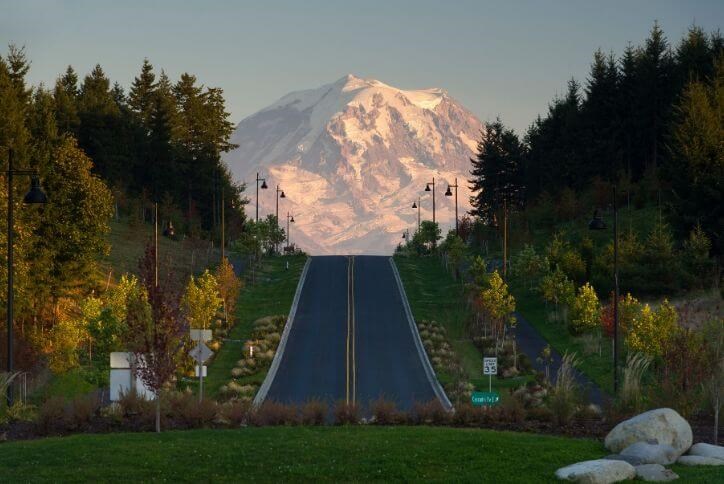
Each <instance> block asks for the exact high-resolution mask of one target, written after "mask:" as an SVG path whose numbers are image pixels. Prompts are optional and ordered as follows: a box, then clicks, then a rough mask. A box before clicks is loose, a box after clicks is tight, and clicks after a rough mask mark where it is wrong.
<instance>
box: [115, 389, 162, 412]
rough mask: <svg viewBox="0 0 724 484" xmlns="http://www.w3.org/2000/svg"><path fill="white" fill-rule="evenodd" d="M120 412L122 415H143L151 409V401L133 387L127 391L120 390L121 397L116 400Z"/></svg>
mask: <svg viewBox="0 0 724 484" xmlns="http://www.w3.org/2000/svg"><path fill="white" fill-rule="evenodd" d="M118 405H119V406H120V408H121V413H122V415H123V416H124V417H133V416H136V415H143V414H145V413H147V412H149V411H155V410H154V409H153V402H151V401H149V400H146V399H145V398H144V397H143V396H141V395H140V394H139V393H138V392H137V391H136V390H135V389H131V391H128V392H122V393H121V398H120V399H119V400H118Z"/></svg>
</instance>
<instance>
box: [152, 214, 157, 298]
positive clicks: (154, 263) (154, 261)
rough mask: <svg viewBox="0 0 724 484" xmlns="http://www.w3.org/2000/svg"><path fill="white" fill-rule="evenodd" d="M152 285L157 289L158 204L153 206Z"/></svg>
mask: <svg viewBox="0 0 724 484" xmlns="http://www.w3.org/2000/svg"><path fill="white" fill-rule="evenodd" d="M153 268H154V279H153V281H154V282H153V284H154V286H155V287H158V202H156V203H154V204H153Z"/></svg>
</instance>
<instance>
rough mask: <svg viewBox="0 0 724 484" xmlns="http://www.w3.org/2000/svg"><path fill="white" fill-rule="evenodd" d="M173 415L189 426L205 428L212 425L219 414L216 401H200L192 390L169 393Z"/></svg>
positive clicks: (171, 413)
mask: <svg viewBox="0 0 724 484" xmlns="http://www.w3.org/2000/svg"><path fill="white" fill-rule="evenodd" d="M167 398H168V405H169V413H170V415H171V417H172V418H173V419H174V420H175V421H178V422H180V423H181V424H183V425H185V426H186V427H188V428H194V429H195V428H203V427H207V426H209V425H211V424H212V423H213V421H214V419H215V418H216V416H217V405H216V402H215V401H213V400H209V399H204V400H202V401H199V399H198V397H197V396H196V395H194V394H193V393H191V392H175V393H172V394H169V395H168V397H167Z"/></svg>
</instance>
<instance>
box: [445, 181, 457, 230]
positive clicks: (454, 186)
mask: <svg viewBox="0 0 724 484" xmlns="http://www.w3.org/2000/svg"><path fill="white" fill-rule="evenodd" d="M451 188H454V189H455V235H458V236H459V235H460V232H459V230H458V179H457V177H456V178H455V185H448V186H447V191H446V192H445V196H446V197H452V192H451V191H450V189H451Z"/></svg>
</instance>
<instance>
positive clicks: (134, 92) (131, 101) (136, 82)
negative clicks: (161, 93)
mask: <svg viewBox="0 0 724 484" xmlns="http://www.w3.org/2000/svg"><path fill="white" fill-rule="evenodd" d="M156 87H157V84H156V74H154V73H153V66H152V65H151V63H150V62H148V59H143V65H142V66H141V73H140V74H139V75H138V76H137V77H136V78H134V79H133V84H132V85H131V91H130V93H129V96H128V105H129V106H130V108H131V110H132V111H133V112H134V113H136V114H137V115H138V117H139V118H140V119H141V124H143V126H145V127H146V128H147V129H150V125H151V117H152V115H153V108H154V101H155V99H154V98H155V91H156Z"/></svg>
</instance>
